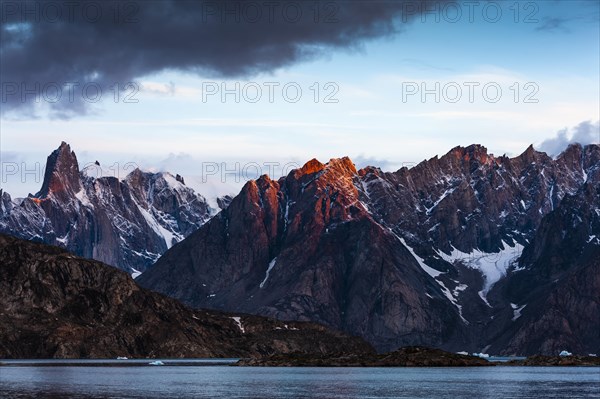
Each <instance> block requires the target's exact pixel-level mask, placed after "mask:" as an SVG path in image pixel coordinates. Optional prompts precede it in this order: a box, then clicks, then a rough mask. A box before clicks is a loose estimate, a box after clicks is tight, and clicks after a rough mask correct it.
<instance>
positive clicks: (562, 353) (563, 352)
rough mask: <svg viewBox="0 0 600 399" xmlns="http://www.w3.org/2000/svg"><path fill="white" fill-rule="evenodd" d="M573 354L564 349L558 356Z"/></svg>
mask: <svg viewBox="0 0 600 399" xmlns="http://www.w3.org/2000/svg"><path fill="white" fill-rule="evenodd" d="M572 355H573V354H572V353H571V352H568V351H562V352H560V354H559V355H558V356H561V357H567V356H572Z"/></svg>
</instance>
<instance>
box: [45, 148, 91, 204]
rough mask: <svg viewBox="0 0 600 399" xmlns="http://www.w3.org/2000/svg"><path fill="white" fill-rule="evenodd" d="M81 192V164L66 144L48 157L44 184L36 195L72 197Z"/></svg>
mask: <svg viewBox="0 0 600 399" xmlns="http://www.w3.org/2000/svg"><path fill="white" fill-rule="evenodd" d="M80 190H81V183H80V175H79V163H78V162H77V156H76V155H75V152H74V151H72V150H71V147H70V146H69V144H67V143H66V142H64V141H63V142H62V143H61V144H60V146H59V147H58V148H57V149H56V150H54V151H53V152H52V154H50V155H49V156H48V159H47V162H46V170H45V173H44V182H43V184H42V188H41V190H40V191H39V192H38V193H37V194H36V195H35V197H37V198H45V197H47V196H48V195H50V194H56V195H59V196H65V195H67V196H70V195H72V194H74V193H77V192H79V191H80Z"/></svg>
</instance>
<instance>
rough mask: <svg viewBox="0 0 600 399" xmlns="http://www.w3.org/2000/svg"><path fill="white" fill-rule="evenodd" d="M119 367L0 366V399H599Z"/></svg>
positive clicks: (412, 380)
mask: <svg viewBox="0 0 600 399" xmlns="http://www.w3.org/2000/svg"><path fill="white" fill-rule="evenodd" d="M124 362H125V363H122V364H116V365H113V366H112V367H106V366H107V365H106V364H103V365H94V364H93V363H89V362H88V363H86V364H84V365H73V364H71V365H64V363H58V362H47V363H45V365H27V364H25V362H20V364H18V365H15V364H14V363H12V365H9V366H6V365H5V366H0V397H1V398H57V399H58V398H67V399H70V398H83V399H91V398H98V399H100V398H102V399H108V398H115V399H116V398H257V399H263V398H327V399H330V398H344V399H345V398H365V399H366V398H449V399H455V398H473V399H476V398H560V399H564V398H600V368H598V367H593V368H590V367H564V368H562V367H561V368H557V367H482V368H240V367H229V366H226V365H214V364H213V365H211V364H209V363H207V362H198V364H197V365H189V363H178V364H173V363H169V362H170V361H168V360H164V362H165V365H164V366H148V365H147V362H146V361H143V362H138V363H135V362H132V361H124ZM17 363H19V362H17ZM113 363H114V362H113ZM50 364H53V366H51V367H50V366H49V365H50ZM61 364H62V365H61ZM170 364H172V365H170Z"/></svg>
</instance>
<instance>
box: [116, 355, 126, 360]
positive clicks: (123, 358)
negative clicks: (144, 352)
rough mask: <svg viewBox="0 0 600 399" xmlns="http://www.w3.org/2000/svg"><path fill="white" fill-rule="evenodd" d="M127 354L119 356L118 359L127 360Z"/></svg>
mask: <svg viewBox="0 0 600 399" xmlns="http://www.w3.org/2000/svg"><path fill="white" fill-rule="evenodd" d="M127 359H128V358H127V356H118V357H117V360H127Z"/></svg>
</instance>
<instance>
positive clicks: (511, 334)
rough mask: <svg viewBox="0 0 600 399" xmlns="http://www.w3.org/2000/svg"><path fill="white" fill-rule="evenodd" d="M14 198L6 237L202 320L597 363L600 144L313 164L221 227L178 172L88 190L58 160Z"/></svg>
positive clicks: (5, 199) (265, 188) (106, 180)
mask: <svg viewBox="0 0 600 399" xmlns="http://www.w3.org/2000/svg"><path fill="white" fill-rule="evenodd" d="M1 198H2V201H1V207H0V231H2V232H5V233H7V234H11V235H15V236H18V237H20V238H24V239H27V240H35V241H40V242H44V243H47V244H52V245H58V246H61V247H63V248H66V249H67V250H69V251H71V252H73V253H74V254H77V255H79V256H83V257H86V258H92V259H96V260H99V261H102V262H104V263H108V264H110V265H113V266H116V267H118V268H120V269H123V270H125V271H127V272H129V273H135V274H134V275H135V276H137V275H138V274H139V272H143V273H142V274H141V275H139V277H137V278H136V280H135V281H136V283H138V284H139V285H141V286H143V287H146V288H148V289H151V290H154V291H158V292H160V293H162V294H165V295H167V296H170V297H173V298H175V299H178V300H180V301H182V302H183V303H184V304H185V305H188V306H191V307H193V308H198V309H212V310H215V311H225V312H235V313H244V314H255V315H260V316H265V317H270V318H275V319H279V320H283V321H309V322H314V323H319V324H322V325H324V326H326V327H328V328H331V329H334V330H340V331H343V332H344V333H346V334H348V335H351V336H359V337H362V338H364V339H365V340H366V341H368V342H369V343H370V344H372V345H373V346H374V347H375V348H376V349H377V350H378V351H390V350H394V349H396V348H398V347H400V346H407V345H428V346H433V347H438V348H443V349H447V350H452V351H463V350H466V351H469V352H471V351H473V352H475V351H476V352H490V353H494V354H507V355H512V354H520V355H527V354H534V353H544V354H554V355H555V354H556V353H558V352H560V351H561V350H563V349H567V350H569V351H571V352H576V353H582V354H587V353H591V352H594V353H597V351H598V350H599V349H600V336H599V335H598V331H600V325H599V321H600V294H599V293H600V290H599V288H600V273H599V270H598V268H599V267H600V265H599V262H600V146H599V145H587V146H581V145H577V144H574V145H571V146H569V147H568V148H567V149H566V150H565V151H564V152H563V153H561V154H560V155H559V156H557V157H556V158H552V157H550V156H548V155H546V154H545V153H543V152H538V151H536V150H535V149H534V148H533V147H531V146H530V147H529V148H527V150H526V151H525V152H524V153H522V154H521V155H519V156H516V157H513V158H509V157H507V156H499V157H496V156H494V155H493V154H490V153H488V151H487V149H486V148H485V147H483V146H481V145H471V146H468V147H456V148H453V149H452V150H450V151H449V152H448V153H447V154H445V155H443V156H441V157H437V156H436V157H434V158H431V159H429V160H425V161H423V162H421V163H419V164H418V165H416V166H414V167H412V168H410V169H409V168H402V169H400V170H398V171H396V172H384V171H382V170H381V169H379V168H376V167H366V168H363V169H360V170H357V168H356V167H355V165H354V163H353V162H352V161H351V160H350V159H349V158H340V159H332V160H330V161H329V162H328V163H326V164H323V163H321V162H319V161H318V160H316V159H313V160H311V161H309V162H307V163H306V164H305V165H304V166H303V167H302V168H299V169H296V170H294V171H292V172H290V173H289V174H288V175H287V176H284V177H281V178H280V179H278V180H273V179H271V178H270V177H269V176H266V175H265V176H261V177H260V178H259V179H257V180H251V181H248V182H247V183H246V185H245V186H244V187H243V188H242V190H241V191H240V193H239V194H238V195H237V196H235V197H234V198H233V199H227V201H222V202H221V203H222V204H223V206H222V209H220V210H217V209H212V208H210V206H209V205H208V203H207V201H206V200H205V199H204V198H203V197H202V196H201V195H199V194H197V193H195V192H194V190H192V189H191V188H189V187H187V186H186V185H185V183H184V179H183V178H182V177H181V176H173V175H171V174H169V173H167V172H163V173H149V172H142V171H140V170H135V171H134V172H132V173H130V174H129V175H128V176H127V177H126V178H125V179H123V180H119V179H116V178H112V177H101V178H95V177H91V176H89V174H87V173H86V171H85V170H84V171H80V170H79V167H78V163H77V159H76V157H75V154H74V153H73V152H72V151H71V150H70V148H69V146H68V145H67V144H66V143H63V144H61V146H60V147H59V148H58V149H57V150H56V151H54V152H53V153H52V154H51V155H50V157H49V158H48V162H47V167H46V173H45V177H44V182H43V185H42V188H41V190H40V191H39V192H38V193H37V194H35V195H30V196H29V197H27V198H24V199H20V200H12V199H11V197H10V196H9V195H8V194H7V193H1Z"/></svg>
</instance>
